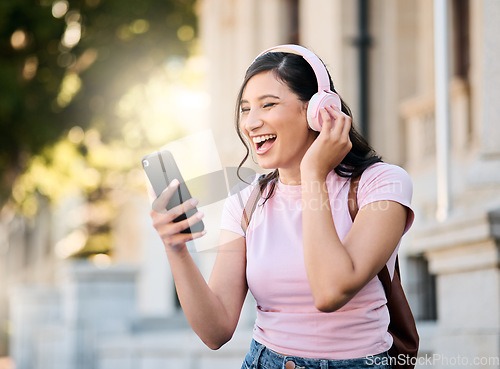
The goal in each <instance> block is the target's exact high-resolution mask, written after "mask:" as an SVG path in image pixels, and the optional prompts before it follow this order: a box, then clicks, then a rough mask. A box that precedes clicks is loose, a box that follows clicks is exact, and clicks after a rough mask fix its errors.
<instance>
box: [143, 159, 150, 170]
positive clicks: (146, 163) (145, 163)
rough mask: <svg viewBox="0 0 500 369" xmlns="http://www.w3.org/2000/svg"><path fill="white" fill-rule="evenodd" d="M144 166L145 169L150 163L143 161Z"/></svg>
mask: <svg viewBox="0 0 500 369" xmlns="http://www.w3.org/2000/svg"><path fill="white" fill-rule="evenodd" d="M142 165H143V166H144V168H146V167H149V161H147V160H143V161H142Z"/></svg>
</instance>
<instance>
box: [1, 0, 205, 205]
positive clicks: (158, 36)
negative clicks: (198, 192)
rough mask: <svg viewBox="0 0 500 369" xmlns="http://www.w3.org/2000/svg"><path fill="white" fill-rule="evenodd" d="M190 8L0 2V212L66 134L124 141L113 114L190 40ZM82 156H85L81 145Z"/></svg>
mask: <svg viewBox="0 0 500 369" xmlns="http://www.w3.org/2000/svg"><path fill="white" fill-rule="evenodd" d="M194 3H195V0H127V1H123V0H79V1H78V0H54V1H51V0H38V1H30V0H6V1H2V2H0V86H1V87H0V132H1V133H0V178H1V182H0V207H1V205H2V204H4V203H5V201H6V200H7V199H8V198H9V196H11V192H12V185H13V183H14V181H15V179H16V178H17V177H18V176H19V175H20V174H21V173H23V172H24V171H26V169H27V167H28V164H29V163H30V158H32V157H33V156H34V155H42V157H46V158H47V161H48V162H50V160H51V159H50V156H51V155H52V154H51V153H53V152H54V150H52V149H50V147H51V146H53V145H54V144H55V143H56V142H58V141H59V140H60V139H61V137H62V136H65V135H66V134H67V132H68V131H69V130H70V129H71V128H72V127H75V126H77V127H81V128H82V129H84V130H87V129H88V128H91V127H93V128H95V129H97V130H98V131H99V132H100V137H101V139H102V140H103V141H104V142H107V141H110V140H112V139H113V138H116V137H117V136H119V135H120V134H121V131H120V124H121V123H122V122H121V121H120V117H119V116H118V115H117V113H116V108H115V107H116V105H117V103H118V101H119V100H120V99H121V98H122V95H123V94H124V93H125V92H126V91H127V89H128V88H129V87H130V86H132V85H133V84H135V83H137V82H138V81H141V80H144V79H146V78H148V77H149V75H150V72H151V70H152V69H154V68H156V67H157V66H158V65H161V64H162V63H164V62H165V61H166V60H167V59H168V58H169V57H172V56H175V55H178V56H181V57H185V56H187V55H188V54H189V52H190V49H191V48H192V47H193V40H194V37H195V35H196V16H195V12H194V5H195V4H194ZM78 147H79V149H80V154H81V155H83V156H85V155H86V152H85V150H86V146H85V145H78Z"/></svg>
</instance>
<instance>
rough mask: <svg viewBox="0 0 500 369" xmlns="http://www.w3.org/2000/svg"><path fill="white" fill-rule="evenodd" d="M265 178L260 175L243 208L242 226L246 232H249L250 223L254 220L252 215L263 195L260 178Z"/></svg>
mask: <svg viewBox="0 0 500 369" xmlns="http://www.w3.org/2000/svg"><path fill="white" fill-rule="evenodd" d="M262 178H263V175H262V176H260V177H259V180H258V181H257V184H256V185H255V187H254V188H253V190H252V193H251V194H250V197H249V198H248V201H247V203H246V204H245V208H244V209H243V215H242V217H241V228H242V229H243V232H245V234H246V233H247V228H248V225H249V224H250V221H251V220H252V215H253V213H254V211H255V208H256V207H257V203H258V202H259V199H260V197H261V195H262V189H261V188H260V180H261V179H262Z"/></svg>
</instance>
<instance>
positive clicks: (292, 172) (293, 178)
mask: <svg viewBox="0 0 500 369" xmlns="http://www.w3.org/2000/svg"><path fill="white" fill-rule="evenodd" d="M278 172H279V178H280V182H281V183H283V184H286V185H290V186H297V185H300V182H301V179H300V168H293V169H292V168H290V169H288V168H287V169H283V168H279V169H278Z"/></svg>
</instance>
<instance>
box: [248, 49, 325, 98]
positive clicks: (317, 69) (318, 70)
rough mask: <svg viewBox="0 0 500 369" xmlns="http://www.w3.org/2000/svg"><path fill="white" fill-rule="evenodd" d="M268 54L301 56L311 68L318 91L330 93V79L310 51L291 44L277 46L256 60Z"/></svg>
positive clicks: (262, 53) (322, 65) (321, 64)
mask: <svg viewBox="0 0 500 369" xmlns="http://www.w3.org/2000/svg"><path fill="white" fill-rule="evenodd" d="M269 52H285V53H291V54H296V55H300V56H302V57H303V58H304V59H305V60H306V61H307V62H308V63H309V65H310V66H311V67H312V69H313V71H314V74H315V75H316V80H317V81H318V91H319V92H321V91H330V78H329V77H328V72H327V71H326V68H325V65H324V64H323V63H322V62H321V60H320V59H319V58H318V57H317V56H316V54H314V53H313V52H312V51H311V50H309V49H306V48H305V47H303V46H299V45H293V44H288V45H278V46H274V47H271V48H269V49H267V50H264V51H263V52H261V53H260V54H259V55H258V56H257V58H258V57H260V56H262V55H264V54H267V53H269ZM257 58H255V59H257Z"/></svg>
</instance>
